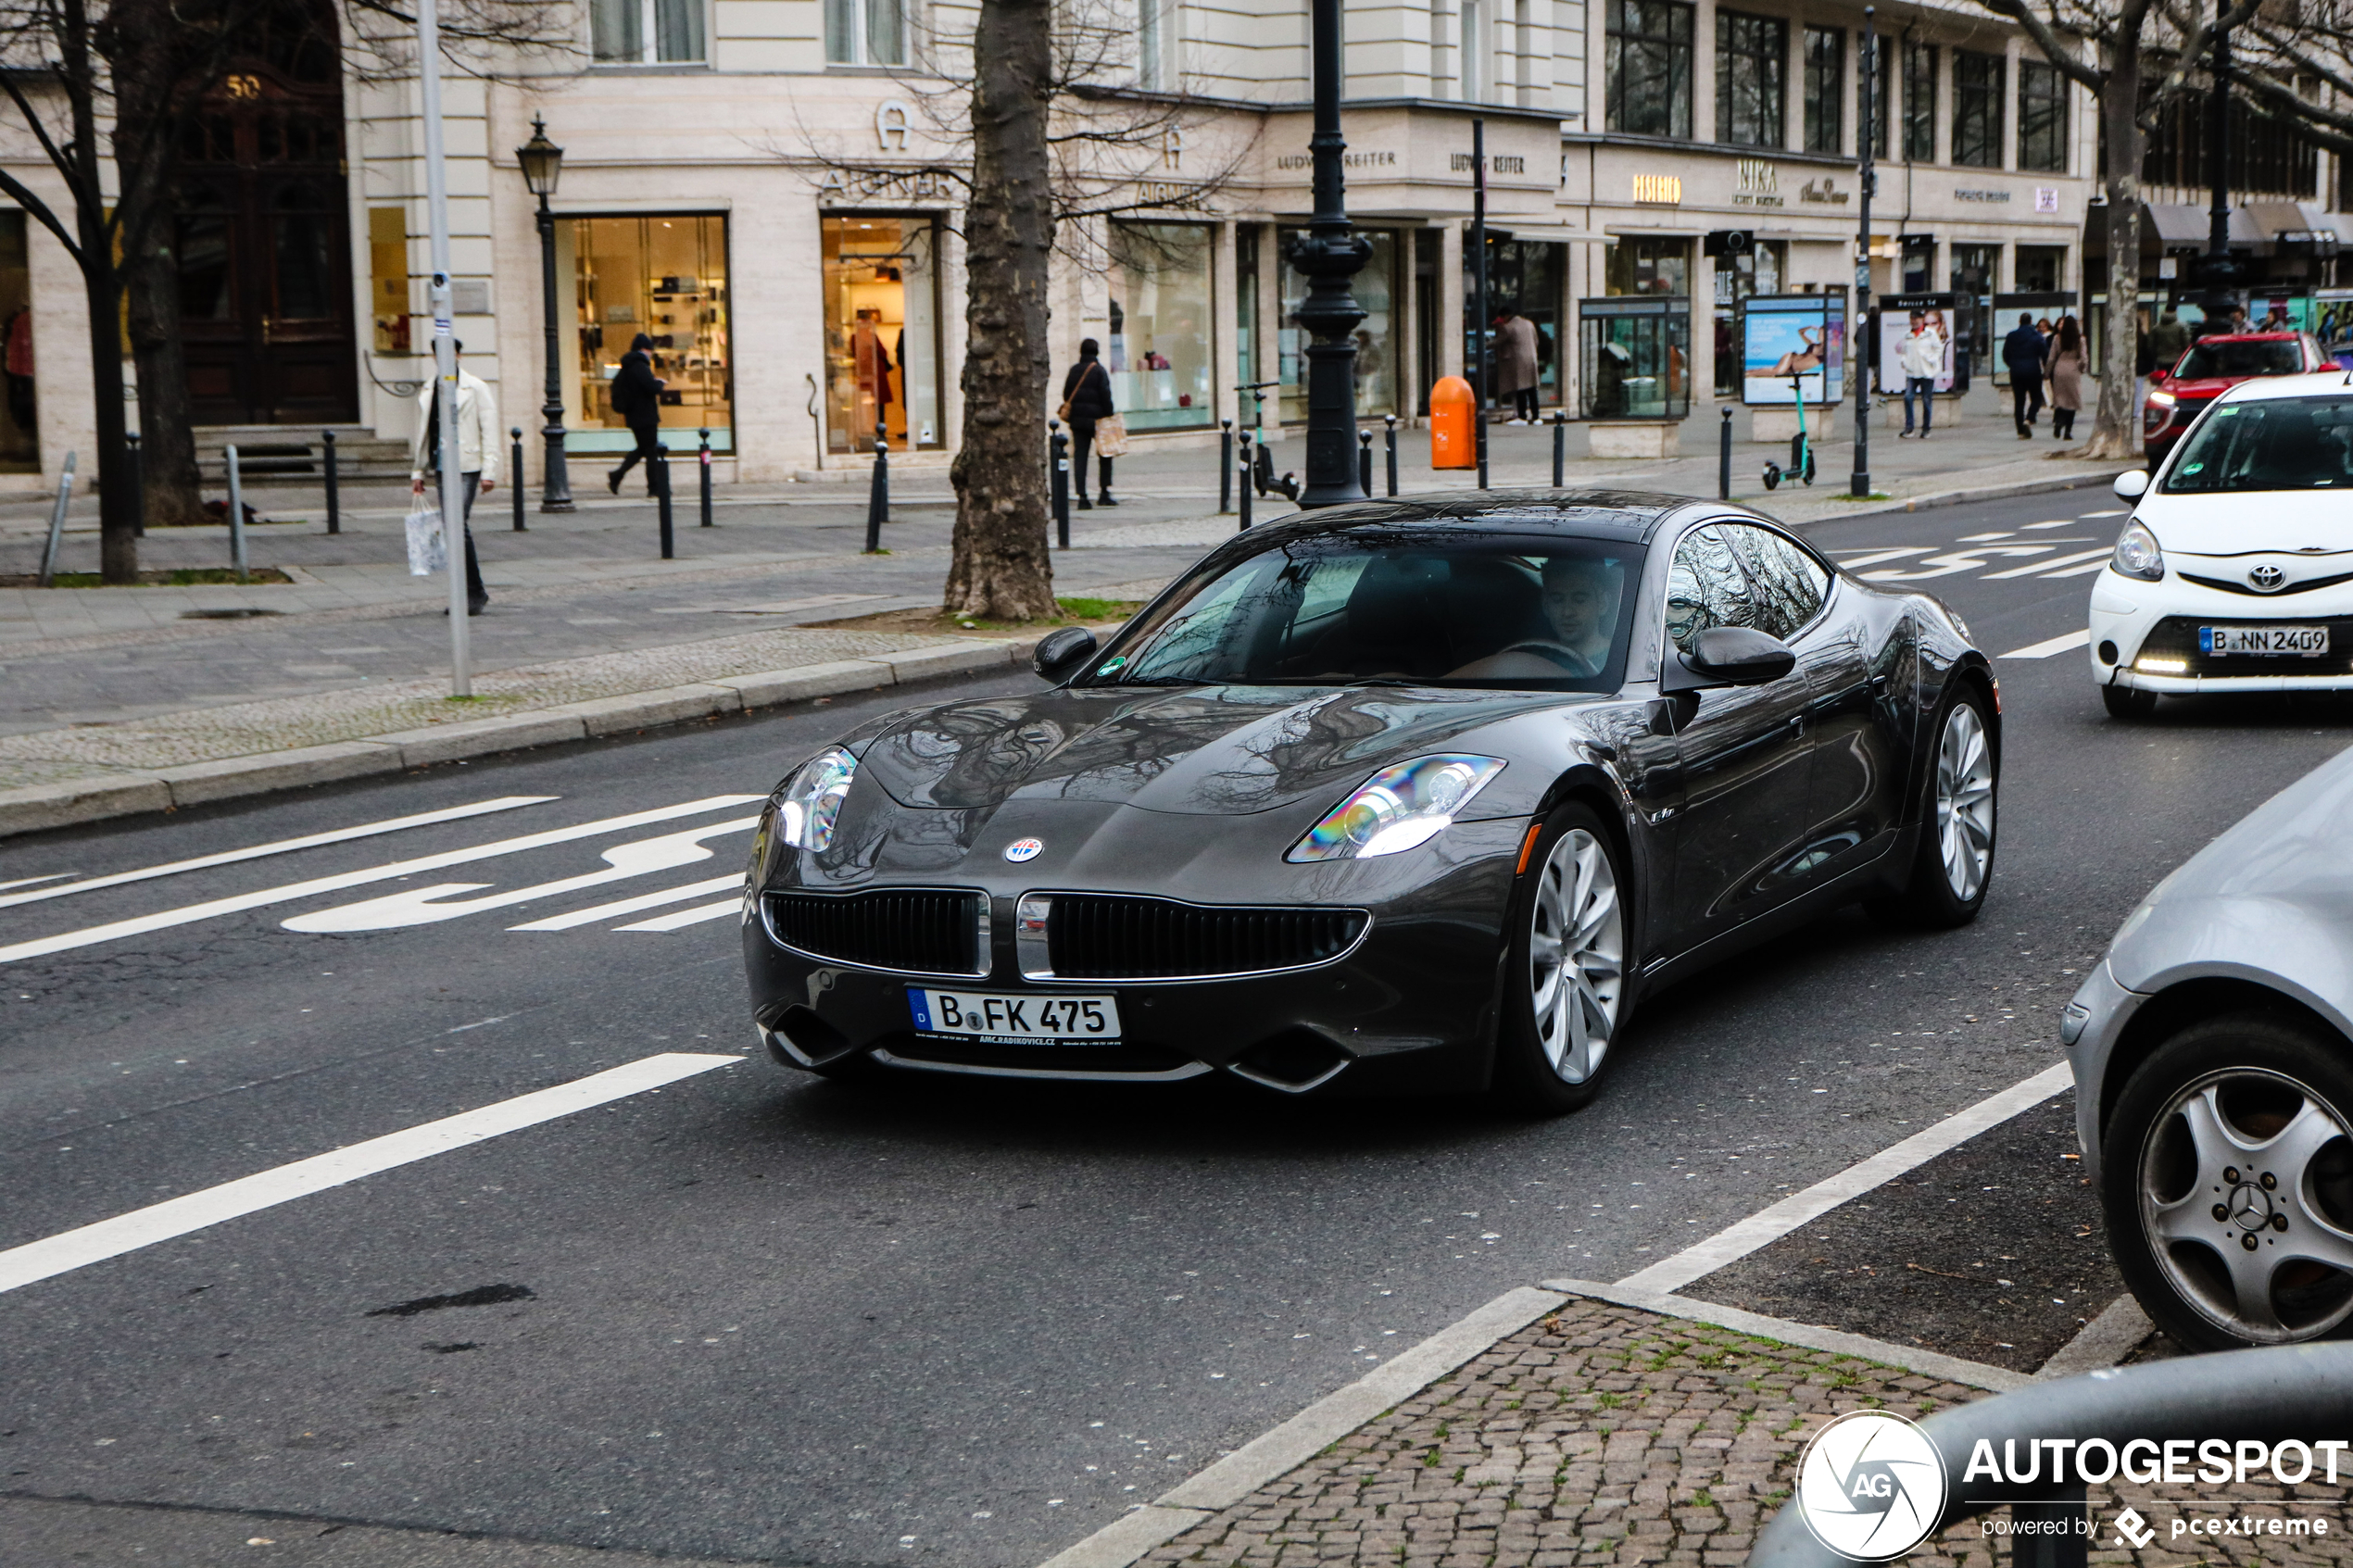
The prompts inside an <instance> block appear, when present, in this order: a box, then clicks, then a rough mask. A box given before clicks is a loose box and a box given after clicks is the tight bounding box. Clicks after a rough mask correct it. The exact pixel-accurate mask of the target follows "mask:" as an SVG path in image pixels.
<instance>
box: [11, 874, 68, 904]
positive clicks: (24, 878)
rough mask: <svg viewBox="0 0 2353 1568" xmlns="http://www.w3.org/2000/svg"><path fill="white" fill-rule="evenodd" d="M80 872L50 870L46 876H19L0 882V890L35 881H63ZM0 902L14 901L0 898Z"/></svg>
mask: <svg viewBox="0 0 2353 1568" xmlns="http://www.w3.org/2000/svg"><path fill="white" fill-rule="evenodd" d="M81 874H82V873H81V872H50V873H49V874H48V875H47V876H20V877H19V878H18V879H17V880H16V881H14V882H0V890H6V889H7V888H11V887H31V886H32V885H33V884H35V883H41V882H63V881H65V880H66V878H68V877H69V876H80V875H81ZM0 902H14V900H0Z"/></svg>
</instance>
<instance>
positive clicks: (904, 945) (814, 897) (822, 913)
mask: <svg viewBox="0 0 2353 1568" xmlns="http://www.w3.org/2000/svg"><path fill="white" fill-rule="evenodd" d="M761 908H762V909H765V910H766V911H767V916H768V930H769V934H770V935H773V936H774V937H775V939H776V941H777V942H778V943H779V944H781V945H782V946H784V947H789V948H791V949H792V950H793V951H794V952H796V953H799V954H801V955H802V956H804V957H806V958H812V959H823V960H825V961H827V962H829V963H846V964H856V965H859V966H860V967H862V968H864V969H887V970H895V971H898V972H901V973H906V974H942V975H956V976H959V977H965V976H974V975H983V974H987V973H988V896H987V895H986V894H982V893H975V892H971V891H968V890H960V889H948V888H928V887H918V888H896V887H893V888H874V889H871V890H869V891H867V892H864V893H771V894H769V895H768V896H767V897H765V898H763V899H762V900H761Z"/></svg>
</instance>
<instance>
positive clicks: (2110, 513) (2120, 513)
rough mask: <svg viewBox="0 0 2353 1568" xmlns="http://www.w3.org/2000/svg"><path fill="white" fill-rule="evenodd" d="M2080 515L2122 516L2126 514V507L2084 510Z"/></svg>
mask: <svg viewBox="0 0 2353 1568" xmlns="http://www.w3.org/2000/svg"><path fill="white" fill-rule="evenodd" d="M2080 515H2081V517H2122V516H2124V515H2125V509H2124V508H2122V507H2118V508H2115V509H2114V510H2112V511H2105V512H2084V513H2082V514H2080Z"/></svg>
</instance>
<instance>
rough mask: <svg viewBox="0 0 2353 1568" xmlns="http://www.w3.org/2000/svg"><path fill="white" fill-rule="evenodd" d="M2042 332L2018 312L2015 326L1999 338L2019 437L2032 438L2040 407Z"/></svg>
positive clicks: (2041, 404)
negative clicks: (2008, 375) (2035, 417)
mask: <svg viewBox="0 0 2353 1568" xmlns="http://www.w3.org/2000/svg"><path fill="white" fill-rule="evenodd" d="M2043 356H2044V343H2043V334H2042V333H2041V332H2036V331H2035V330H2034V318H2033V317H2032V316H2031V315H2028V314H2026V313H2025V312H2023V311H2020V313H2019V318H2018V326H2017V327H2016V328H2015V329H2014V330H2013V331H2012V332H2010V334H2009V335H2008V336H2007V337H2005V338H2004V339H2002V364H2003V366H2004V367H2005V368H2006V369H2007V370H2008V371H2009V372H2010V412H2011V415H2012V417H2013V418H2015V419H2016V420H2018V438H2019V439H2020V441H2026V440H2031V439H2032V437H2033V434H2034V416H2035V415H2037V414H2040V413H2041V412H2042V411H2043Z"/></svg>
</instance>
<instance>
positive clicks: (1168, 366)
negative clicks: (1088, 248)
mask: <svg viewBox="0 0 2353 1568" xmlns="http://www.w3.org/2000/svg"><path fill="white" fill-rule="evenodd" d="M1215 233H1216V231H1215V230H1214V229H1211V228H1209V227H1208V226H1207V225H1205V224H1200V223H1114V224H1113V225H1112V226H1111V279H1110V282H1111V335H1110V340H1109V341H1108V342H1107V343H1106V344H1105V345H1103V348H1104V352H1103V359H1104V363H1105V364H1106V366H1108V368H1109V369H1110V371H1111V395H1112V402H1113V404H1114V406H1115V407H1116V408H1118V409H1119V411H1120V413H1121V414H1122V415H1124V416H1125V417H1126V421H1127V428H1128V429H1129V430H1137V431H1141V430H1185V429H1190V428H1194V427H1198V426H1202V425H1207V424H1213V423H1214V422H1215V421H1216V417H1217V398H1216V395H1215V381H1214V377H1215V374H1216V371H1215V370H1214V364H1213V361H1212V358H1211V354H1210V338H1209V333H1210V323H1211V321H1213V320H1214V319H1215V318H1214V313H1213V310H1212V303H1213V302H1212V292H1211V262H1212V259H1213V257H1214V243H1213V242H1214V235H1215Z"/></svg>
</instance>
